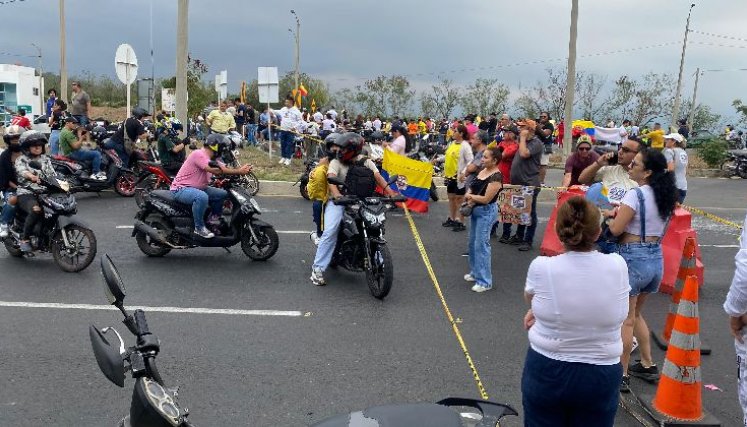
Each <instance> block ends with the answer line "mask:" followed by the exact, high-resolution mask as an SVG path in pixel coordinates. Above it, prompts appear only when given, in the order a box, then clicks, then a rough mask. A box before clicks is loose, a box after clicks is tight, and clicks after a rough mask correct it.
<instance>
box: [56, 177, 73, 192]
mask: <svg viewBox="0 0 747 427" xmlns="http://www.w3.org/2000/svg"><path fill="white" fill-rule="evenodd" d="M57 183H58V184H59V185H60V188H61V189H62V190H63V191H65V192H68V191H70V183H69V182H67V181H65V180H64V179H58V180H57Z"/></svg>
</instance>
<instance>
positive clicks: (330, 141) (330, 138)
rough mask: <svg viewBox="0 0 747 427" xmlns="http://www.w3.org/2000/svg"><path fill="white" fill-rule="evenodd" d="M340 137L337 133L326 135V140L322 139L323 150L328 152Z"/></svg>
mask: <svg viewBox="0 0 747 427" xmlns="http://www.w3.org/2000/svg"><path fill="white" fill-rule="evenodd" d="M339 136H340V134H338V133H334V132H333V133H330V134H329V135H327V137H326V138H324V148H325V149H326V150H327V151H329V149H330V147H332V145H333V144H334V143H335V141H337V138H338V137H339Z"/></svg>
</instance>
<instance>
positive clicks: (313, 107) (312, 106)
mask: <svg viewBox="0 0 747 427" xmlns="http://www.w3.org/2000/svg"><path fill="white" fill-rule="evenodd" d="M311 112H312V113H316V100H315V99H314V98H311Z"/></svg>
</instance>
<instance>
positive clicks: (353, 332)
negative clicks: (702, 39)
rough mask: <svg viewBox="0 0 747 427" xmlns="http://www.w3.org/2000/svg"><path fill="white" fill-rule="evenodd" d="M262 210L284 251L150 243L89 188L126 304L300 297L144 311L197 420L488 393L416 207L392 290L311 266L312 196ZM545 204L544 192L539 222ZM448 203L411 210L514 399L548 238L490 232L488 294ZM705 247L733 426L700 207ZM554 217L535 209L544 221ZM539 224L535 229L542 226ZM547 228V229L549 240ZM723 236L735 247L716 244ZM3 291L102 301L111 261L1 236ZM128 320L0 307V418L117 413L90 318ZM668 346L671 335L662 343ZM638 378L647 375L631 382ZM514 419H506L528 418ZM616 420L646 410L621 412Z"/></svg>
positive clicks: (716, 359) (717, 399) (713, 403)
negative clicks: (516, 244)
mask: <svg viewBox="0 0 747 427" xmlns="http://www.w3.org/2000/svg"><path fill="white" fill-rule="evenodd" d="M690 185H691V191H690V195H689V199H688V202H689V203H691V204H692V205H694V206H702V207H709V210H710V211H711V212H713V213H716V214H718V215H721V216H724V217H726V218H729V219H732V220H735V221H737V222H741V220H742V218H743V215H744V194H745V193H744V189H745V185H747V183H746V182H743V181H741V180H733V181H731V180H716V179H710V180H704V179H691V180H690ZM259 200H260V203H261V204H262V205H263V207H264V208H265V209H267V212H266V213H265V217H266V218H265V219H267V220H268V221H269V222H271V223H273V224H274V225H275V226H276V227H277V229H278V230H281V231H285V232H290V233H283V234H281V236H280V237H281V246H280V250H279V252H278V254H277V255H276V256H275V257H274V258H273V259H271V260H270V261H268V262H265V263H258V262H251V261H249V260H248V259H247V258H246V257H244V256H243V254H242V253H241V251H240V250H239V249H238V248H237V249H236V250H234V251H233V252H232V253H230V254H229V253H226V252H225V251H223V250H221V249H195V250H190V251H183V252H178V253H172V254H170V255H168V256H166V257H165V258H162V259H149V258H146V257H145V256H143V255H142V254H141V253H140V252H139V251H138V250H137V248H136V246H135V243H134V240H133V239H132V238H131V237H130V232H131V230H129V229H126V228H117V226H127V225H131V224H132V217H133V214H134V212H135V207H134V202H133V201H132V200H128V199H122V198H119V197H117V196H115V195H114V194H105V195H103V196H102V197H95V196H85V197H81V198H80V209H79V211H80V216H81V217H83V218H85V219H86V220H87V221H89V222H90V223H91V225H92V227H93V228H94V230H95V232H96V235H97V237H98V240H99V253H100V254H103V253H108V254H110V255H111V256H112V258H113V259H114V260H115V262H116V263H117V265H118V267H119V269H120V272H121V273H122V276H123V278H124V280H125V281H126V283H127V292H128V297H127V303H128V304H131V305H147V306H176V307H207V308H230V309H267V310H298V311H301V312H303V313H308V315H306V316H300V317H274V316H250V315H216V314H194V313H151V314H149V316H148V318H149V323H150V326H151V329H152V330H153V331H154V332H155V333H156V334H158V335H159V337H160V338H161V340H162V354H161V356H160V357H159V366H160V368H161V371H162V373H163V375H164V376H165V378H166V381H168V382H169V383H170V384H179V385H181V390H180V395H181V397H180V399H181V401H182V402H183V403H185V404H186V405H187V406H188V407H189V408H190V410H191V411H192V414H193V415H192V417H191V418H192V419H193V421H194V422H195V424H196V425H202V426H212V425H252V426H278V425H306V424H309V423H311V422H314V421H317V420H319V419H321V418H323V417H326V416H329V415H332V414H334V413H340V412H345V411H349V410H353V409H355V408H362V407H365V406H368V405H373V404H378V403H389V402H402V401H434V400H437V399H440V398H443V397H445V396H449V395H462V396H471V397H478V396H479V394H478V392H477V389H476V387H475V385H474V382H473V381H472V377H471V374H470V372H469V370H468V367H467V365H466V362H465V359H464V356H463V355H462V353H461V351H460V350H459V348H458V346H457V343H456V341H455V339H454V336H453V333H452V331H451V327H450V325H449V324H448V322H447V321H446V320H445V316H444V313H443V311H442V309H441V307H440V303H439V300H438V298H437V297H436V295H435V293H434V291H433V286H432V284H431V283H430V281H429V279H428V276H427V274H426V271H425V268H424V266H423V263H422V262H421V260H420V256H419V255H418V253H417V250H416V247H415V244H414V242H413V240H412V238H411V236H410V233H409V230H408V228H407V224H406V222H405V219H404V218H402V217H401V216H396V215H392V216H390V219H389V223H388V228H387V231H388V239H389V240H390V241H391V246H392V252H393V254H394V257H395V271H396V272H395V284H394V288H393V290H392V293H391V294H390V296H389V297H388V298H387V299H386V300H385V301H383V302H380V301H377V300H375V299H373V298H372V297H371V296H370V295H369V294H368V291H367V289H366V286H365V283H364V282H363V281H362V280H363V276H361V275H357V274H352V273H347V272H339V273H332V274H330V275H329V276H328V281H329V282H330V284H329V285H328V286H326V287H321V288H320V287H315V286H312V285H311V284H310V283H309V281H308V275H309V274H308V273H309V266H310V262H311V260H312V258H313V248H312V246H311V244H310V242H309V240H308V235H307V234H300V233H293V232H295V231H305V230H309V229H310V228H311V227H310V225H311V222H310V205H309V204H308V202H305V201H303V200H300V199H298V198H285V197H272V198H271V197H264V198H260V199H259ZM551 207H552V205H551V204H549V203H543V204H541V205H540V216H541V217H542V218H543V219H544V221H546V219H547V217H548V216H549V212H550V209H551ZM445 212H446V205H445V204H444V203H438V204H435V205H433V208H432V211H431V214H429V215H425V216H421V217H418V218H417V219H416V222H417V225H418V228H419V230H420V233H421V234H422V236H423V240H424V243H425V246H426V248H427V249H428V252H429V255H430V258H431V262H432V264H433V266H434V269H435V272H436V274H437V276H438V278H439V281H440V283H441V286H442V287H443V290H444V294H445V297H446V299H447V300H448V302H449V305H450V308H451V310H452V312H453V313H454V315H455V316H456V317H458V318H460V319H461V320H462V323H461V324H460V327H461V330H462V332H463V334H464V338H465V340H466V343H467V345H468V346H469V349H470V351H471V355H472V357H473V358H474V360H475V363H476V365H477V368H478V369H479V372H480V374H481V376H482V379H483V382H484V384H485V387H486V388H487V391H488V393H489V394H490V397H491V398H492V399H494V400H497V401H502V402H507V403H509V404H511V405H514V406H515V407H516V408H517V409H518V410H519V411H520V412H521V393H520V377H521V369H522V366H523V359H524V355H525V351H526V347H527V340H526V333H525V332H524V331H523V330H522V327H521V318H522V315H523V313H524V311H525V306H524V303H523V301H522V289H523V283H524V279H525V275H526V270H527V267H528V265H529V263H530V262H531V260H532V259H533V258H534V257H535V256H537V255H538V252H537V250H535V251H534V252H529V253H520V252H518V251H516V249H515V248H512V247H507V246H504V245H500V244H498V243H495V244H494V246H493V247H494V256H493V271H494V275H495V278H496V279H495V282H496V283H495V290H493V291H491V292H488V293H485V294H481V295H477V294H474V293H472V292H470V291H469V286H468V285H467V284H466V283H464V282H463V281H462V279H461V277H462V275H463V274H464V273H465V272H466V271H467V270H466V268H467V267H466V265H467V260H466V258H464V257H462V256H461V253H462V252H463V250H464V248H465V247H466V238H467V234H466V233H460V234H455V233H453V232H451V231H447V230H444V229H443V228H442V227H441V226H440V222H441V221H442V219H443V218H444V217H445ZM694 225H695V226H696V228H698V230H699V237H700V243H701V244H703V245H720V246H718V247H716V246H704V247H703V261H704V262H705V264H706V284H705V286H704V288H703V292H702V293H701V316H702V317H701V321H702V323H701V324H702V336H703V340H704V341H706V342H707V343H708V344H710V345H711V346H712V347H713V354H712V355H711V356H705V357H704V358H703V377H704V384H716V385H717V386H719V387H720V388H722V389H723V390H724V391H723V392H718V391H715V392H714V391H707V390H704V391H703V395H704V402H705V405H706V407H707V408H708V409H710V410H711V411H712V412H714V413H715V414H716V415H717V416H718V417H719V418H720V419H721V421H722V422H723V423H724V425H737V423H738V422H739V412H740V411H739V406H738V404H737V400H736V391H735V387H734V381H735V373H736V369H735V366H734V355H733V348H732V344H731V340H730V339H729V336H728V331H727V329H726V321H725V315H724V314H723V312H722V310H721V308H720V306H721V303H722V301H723V298H724V296H725V294H726V291H727V289H728V285H729V283H730V281H731V275H732V271H733V256H734V254H735V252H736V248H734V247H732V246H733V245H736V244H737V242H736V236H735V231H734V230H731V229H729V228H727V227H724V226H721V225H717V224H714V223H712V222H709V221H707V220H703V219H696V220H695V221H694ZM542 229H543V227H542V226H540V230H542ZM541 237H542V232H539V233H538V239H541ZM538 242H539V240H538ZM722 246H726V247H722ZM0 300H1V301H23V302H61V303H81V304H105V303H106V302H105V297H104V293H103V287H102V282H101V277H100V274H99V272H98V270H97V268H94V267H91V268H89V269H88V270H86V271H84V272H82V273H79V274H63V273H61V272H60V271H59V270H58V269H57V267H56V266H55V265H54V263H53V261H52V260H51V258H50V257H48V256H40V257H37V258H36V259H30V260H18V259H12V258H10V257H8V256H7V254H5V252H4V251H1V252H0ZM667 304H668V300H667V298H666V296H663V295H656V296H654V297H652V298H651V300H650V303H649V304H648V307H647V310H646V314H647V319H648V320H649V322H650V324H651V325H652V326H653V327H655V328H656V329H659V328H661V326H662V324H663V320H664V316H665V314H664V313H665V312H666V309H667ZM90 323H94V324H96V325H98V326H100V327H102V326H106V325H115V326H120V327H119V329H120V331H121V332H123V333H124V328H123V327H121V324H119V317H118V316H117V313H115V312H109V311H88V310H75V309H39V308H15V307H2V306H0V325H2V327H0V337H1V338H0V384H2V387H0V425H3V426H6V425H8V426H37V425H40V424H42V423H54V424H56V425H75V426H102V425H113V424H114V423H115V422H116V421H117V420H118V418H117V417H120V416H122V415H124V414H125V413H126V412H127V410H128V405H129V401H130V394H131V385H132V382H131V381H128V383H127V386H126V387H125V388H124V389H119V388H117V387H115V386H114V385H112V384H111V383H109V382H108V381H107V380H106V379H105V378H104V377H103V376H102V375H101V373H100V372H99V371H98V368H97V367H96V362H95V360H94V358H93V355H92V353H91V350H90V344H89V342H88V333H87V328H88V325H89V324H90ZM656 358H657V360H659V361H660V362H661V361H662V359H663V354H662V353H661V352H658V351H657V353H656ZM633 387H634V389H635V390H636V391H639V392H643V391H648V392H653V389H651V388H650V387H649V386H648V385H646V384H643V383H640V382H636V381H635V380H634V384H633ZM520 424H521V421H520V419H513V420H510V421H508V422H507V423H506V425H509V426H512V425H513V426H517V425H520ZM617 425H620V426H634V425H637V424H636V423H635V422H634V421H633V420H632V419H631V418H629V417H628V416H626V415H625V414H623V413H622V411H621V413H620V414H619V415H618V423H617Z"/></svg>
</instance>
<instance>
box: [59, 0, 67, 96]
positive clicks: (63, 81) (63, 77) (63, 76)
mask: <svg viewBox="0 0 747 427" xmlns="http://www.w3.org/2000/svg"><path fill="white" fill-rule="evenodd" d="M59 95H60V98H61V99H62V100H64V101H67V63H66V61H65V0H60V94H59Z"/></svg>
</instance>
